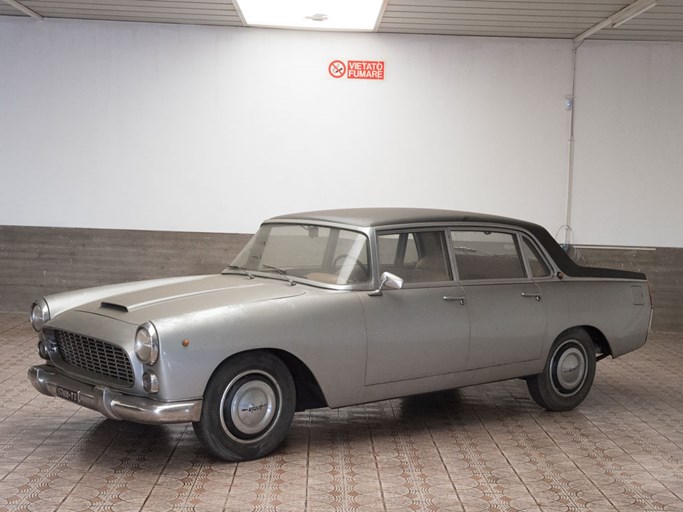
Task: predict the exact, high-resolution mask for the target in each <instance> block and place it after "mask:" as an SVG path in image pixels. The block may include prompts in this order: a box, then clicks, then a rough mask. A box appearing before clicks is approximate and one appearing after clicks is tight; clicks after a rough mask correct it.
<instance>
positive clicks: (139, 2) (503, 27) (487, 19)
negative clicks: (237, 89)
mask: <svg viewBox="0 0 683 512" xmlns="http://www.w3.org/2000/svg"><path fill="white" fill-rule="evenodd" d="M632 1H633V0H591V1H589V0H387V2H386V7H385V9H384V12H383V14H382V16H381V20H380V23H379V26H378V30H377V31H378V32H383V33H405V34H441V35H459V36H499V37H540V38H561V39H573V38H575V37H577V36H578V35H580V34H582V33H583V32H585V31H586V30H588V29H590V28H591V27H594V26H595V25H596V24H598V23H600V22H602V21H603V20H605V19H606V18H608V17H609V16H611V15H613V14H615V13H616V12H618V11H620V10H621V9H622V8H624V7H625V6H627V5H629V4H630V3H631V2H632ZM22 6H23V7H25V8H28V9H29V10H30V11H33V13H34V14H37V15H39V16H42V17H44V18H75V19H90V20H112V21H140V22H152V23H181V24H195V25H220V26H234V27H244V26H245V25H244V23H243V22H242V20H241V18H240V15H239V13H238V12H237V10H236V9H235V6H234V5H233V3H232V0H95V1H85V0H0V15H6V16H28V15H29V14H30V13H28V14H27V12H22V10H20V9H21V8H22ZM34 17H38V16H34ZM590 38H591V39H613V40H636V41H678V42H683V0H660V1H659V2H658V3H657V5H655V6H654V7H653V8H651V9H649V10H648V11H647V12H644V13H642V14H640V15H638V16H637V17H635V18H634V19H632V20H630V21H628V22H626V23H624V24H623V25H621V26H619V27H618V28H604V29H602V30H600V31H599V32H597V33H595V34H593V35H591V36H590Z"/></svg>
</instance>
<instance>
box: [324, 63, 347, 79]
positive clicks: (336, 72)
mask: <svg viewBox="0 0 683 512" xmlns="http://www.w3.org/2000/svg"><path fill="white" fill-rule="evenodd" d="M327 70H328V71H329V72H330V75H331V76H332V78H342V77H343V76H344V75H345V74H346V64H344V63H343V62H342V61H340V60H333V61H332V62H330V65H329V67H328V68H327Z"/></svg>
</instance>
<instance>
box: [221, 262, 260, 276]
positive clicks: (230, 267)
mask: <svg viewBox="0 0 683 512" xmlns="http://www.w3.org/2000/svg"><path fill="white" fill-rule="evenodd" d="M228 270H239V271H240V272H242V273H243V274H244V275H245V276H248V277H249V279H255V277H254V274H252V273H251V272H249V271H248V270H247V269H246V268H244V267H240V266H239V265H229V266H228V267H227V268H226V269H224V270H223V272H221V274H226V273H227V271H228Z"/></svg>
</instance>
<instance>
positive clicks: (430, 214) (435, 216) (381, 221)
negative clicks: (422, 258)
mask: <svg viewBox="0 0 683 512" xmlns="http://www.w3.org/2000/svg"><path fill="white" fill-rule="evenodd" d="M281 220H287V221H291V220H301V221H311V222H330V223H334V224H346V225H349V226H357V227H382V226H396V225H402V224H429V223H444V222H446V223H448V222H489V223H496V224H512V225H516V226H527V225H528V223H526V222H524V221H520V220H516V219H511V218H507V217H498V216H495V215H486V214H482V213H473V212H463V211H455V210H438V209H433V208H347V209H339V210H318V211H312V212H301V213H292V214H288V215H280V216H278V217H273V218H272V219H269V220H268V221H266V222H277V221H281Z"/></svg>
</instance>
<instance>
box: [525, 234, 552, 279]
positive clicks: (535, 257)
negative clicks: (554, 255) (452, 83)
mask: <svg viewBox="0 0 683 512" xmlns="http://www.w3.org/2000/svg"><path fill="white" fill-rule="evenodd" d="M522 249H523V251H524V257H525V258H526V260H527V261H528V262H529V268H530V269H531V275H532V276H533V277H548V276H549V275H550V269H549V268H548V265H546V263H545V261H543V258H541V255H540V254H539V252H538V249H537V248H536V247H535V246H534V245H533V244H532V243H531V242H530V241H529V240H527V238H526V237H525V238H524V243H523V244H522Z"/></svg>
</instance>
